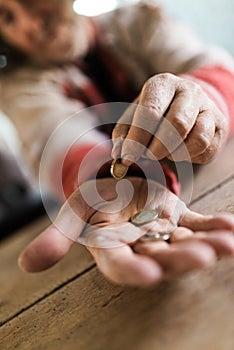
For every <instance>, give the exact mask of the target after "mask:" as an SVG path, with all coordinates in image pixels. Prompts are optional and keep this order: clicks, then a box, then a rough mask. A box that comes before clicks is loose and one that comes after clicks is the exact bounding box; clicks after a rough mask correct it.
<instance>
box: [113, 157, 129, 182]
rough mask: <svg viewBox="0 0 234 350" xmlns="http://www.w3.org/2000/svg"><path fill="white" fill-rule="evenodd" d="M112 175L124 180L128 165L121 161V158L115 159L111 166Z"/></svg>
mask: <svg viewBox="0 0 234 350" xmlns="http://www.w3.org/2000/svg"><path fill="white" fill-rule="evenodd" d="M110 172H111V175H112V176H113V178H115V179H116V180H122V179H123V178H124V177H125V175H126V174H127V172H128V167H127V166H126V165H123V164H122V163H121V159H120V158H117V159H114V160H113V162H112V163H111V168H110Z"/></svg>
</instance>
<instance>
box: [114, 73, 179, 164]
mask: <svg viewBox="0 0 234 350" xmlns="http://www.w3.org/2000/svg"><path fill="white" fill-rule="evenodd" d="M174 92H175V81H174V79H170V77H169V75H163V74H162V75H158V76H156V77H153V78H151V79H149V80H148V81H147V83H146V84H145V85H144V87H143V89H142V92H141V95H140V99H139V104H138V106H137V108H136V111H135V113H134V116H133V120H132V124H131V126H130V128H129V131H128V134H127V136H126V138H125V140H124V142H123V145H122V152H121V158H122V163H123V164H125V165H127V166H129V165H131V164H132V163H133V162H136V161H137V160H138V159H139V158H140V157H141V156H143V154H144V152H145V150H146V148H147V147H148V145H149V143H150V141H151V138H152V136H153V135H154V134H155V132H156V130H157V128H158V126H159V124H160V122H161V119H162V117H163V116H164V114H165V113H166V111H167V109H168V107H169V106H170V104H171V102H172V100H173V97H174Z"/></svg>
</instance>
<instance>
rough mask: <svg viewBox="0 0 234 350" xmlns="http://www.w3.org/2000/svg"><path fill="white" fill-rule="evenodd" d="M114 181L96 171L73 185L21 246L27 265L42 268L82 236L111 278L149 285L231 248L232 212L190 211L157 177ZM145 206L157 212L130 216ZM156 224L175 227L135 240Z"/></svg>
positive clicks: (233, 250)
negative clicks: (159, 236) (148, 217)
mask: <svg viewBox="0 0 234 350" xmlns="http://www.w3.org/2000/svg"><path fill="white" fill-rule="evenodd" d="M116 185H117V182H116V180H114V179H112V178H107V179H99V180H97V181H89V182H87V183H85V184H84V185H82V186H81V187H80V189H79V190H77V191H75V192H74V193H73V194H72V196H71V197H70V198H69V199H68V201H67V202H66V203H65V204H64V206H63V207H62V209H61V211H60V213H59V215H58V217H57V218H56V220H55V222H54V224H53V225H51V226H50V227H48V228H47V229H46V230H45V231H44V232H43V233H42V234H41V235H40V236H38V237H37V238H36V239H35V240H34V241H33V242H32V243H31V244H30V245H29V246H28V247H27V248H26V250H25V251H24V252H23V253H22V254H21V257H20V259H19V264H20V265H21V267H22V268H23V269H24V270H26V271H29V272H37V271H41V270H44V269H46V268H48V267H50V266H52V265H53V264H55V263H56V262H57V261H59V260H60V259H61V258H62V257H63V256H64V255H65V254H66V253H67V252H68V250H69V248H70V247H71V245H72V244H73V243H74V241H78V242H79V241H80V242H82V243H83V244H85V245H86V246H87V248H88V249H89V251H90V252H91V254H92V255H93V257H94V259H95V261H96V263H97V265H98V267H99V269H100V271H101V272H102V273H103V274H104V275H105V276H106V277H107V278H108V279H110V280H111V281H113V282H115V283H117V284H123V285H130V286H149V285H153V284H155V283H158V282H159V281H161V280H162V279H165V278H168V277H174V276H178V275H181V274H183V273H185V272H189V271H192V270H194V269H200V268H204V267H206V266H209V265H212V264H214V263H215V261H216V260H217V259H218V258H219V257H222V256H228V255H231V254H233V253H234V236H233V230H234V217H233V216H231V215H219V216H217V217H213V216H203V215H200V214H197V213H195V212H192V211H190V210H188V208H187V207H186V205H185V204H184V203H183V202H182V201H181V200H180V199H179V198H178V197H176V196H175V195H174V194H173V193H171V192H170V191H168V190H167V189H166V188H164V187H163V186H161V185H159V184H158V183H156V182H154V181H148V182H147V180H145V179H141V178H128V179H127V181H126V180H124V182H122V184H120V182H119V184H118V186H117V187H116ZM95 193H96V194H95ZM94 194H95V195H94ZM98 196H100V197H99V198H98ZM143 209H154V210H155V209H156V210H158V211H159V214H160V218H159V219H157V220H156V221H154V222H151V223H148V224H145V225H143V226H140V227H137V226H135V225H134V224H133V223H131V220H130V218H131V216H132V215H133V214H135V213H136V212H138V211H140V210H143ZM155 231H170V232H171V240H170V243H168V242H165V241H157V242H141V241H139V240H138V239H139V238H140V237H141V236H142V235H144V234H145V233H146V232H147V233H151V232H155Z"/></svg>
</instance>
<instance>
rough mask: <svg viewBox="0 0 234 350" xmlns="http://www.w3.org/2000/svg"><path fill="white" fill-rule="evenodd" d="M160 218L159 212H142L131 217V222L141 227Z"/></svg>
mask: <svg viewBox="0 0 234 350" xmlns="http://www.w3.org/2000/svg"><path fill="white" fill-rule="evenodd" d="M158 217H159V212H158V211H157V210H142V211H139V212H138V213H136V214H135V215H133V216H132V217H131V222H132V223H133V224H134V225H137V226H140V225H145V224H148V223H149V222H152V221H155V220H156V219H157V218H158Z"/></svg>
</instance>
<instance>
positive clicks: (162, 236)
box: [139, 232, 171, 242]
mask: <svg viewBox="0 0 234 350" xmlns="http://www.w3.org/2000/svg"><path fill="white" fill-rule="evenodd" d="M170 237H171V235H170V233H168V232H154V233H152V234H149V233H146V234H145V235H144V236H142V237H141V238H140V239H139V240H140V241H141V242H153V241H167V240H168V239H170Z"/></svg>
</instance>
